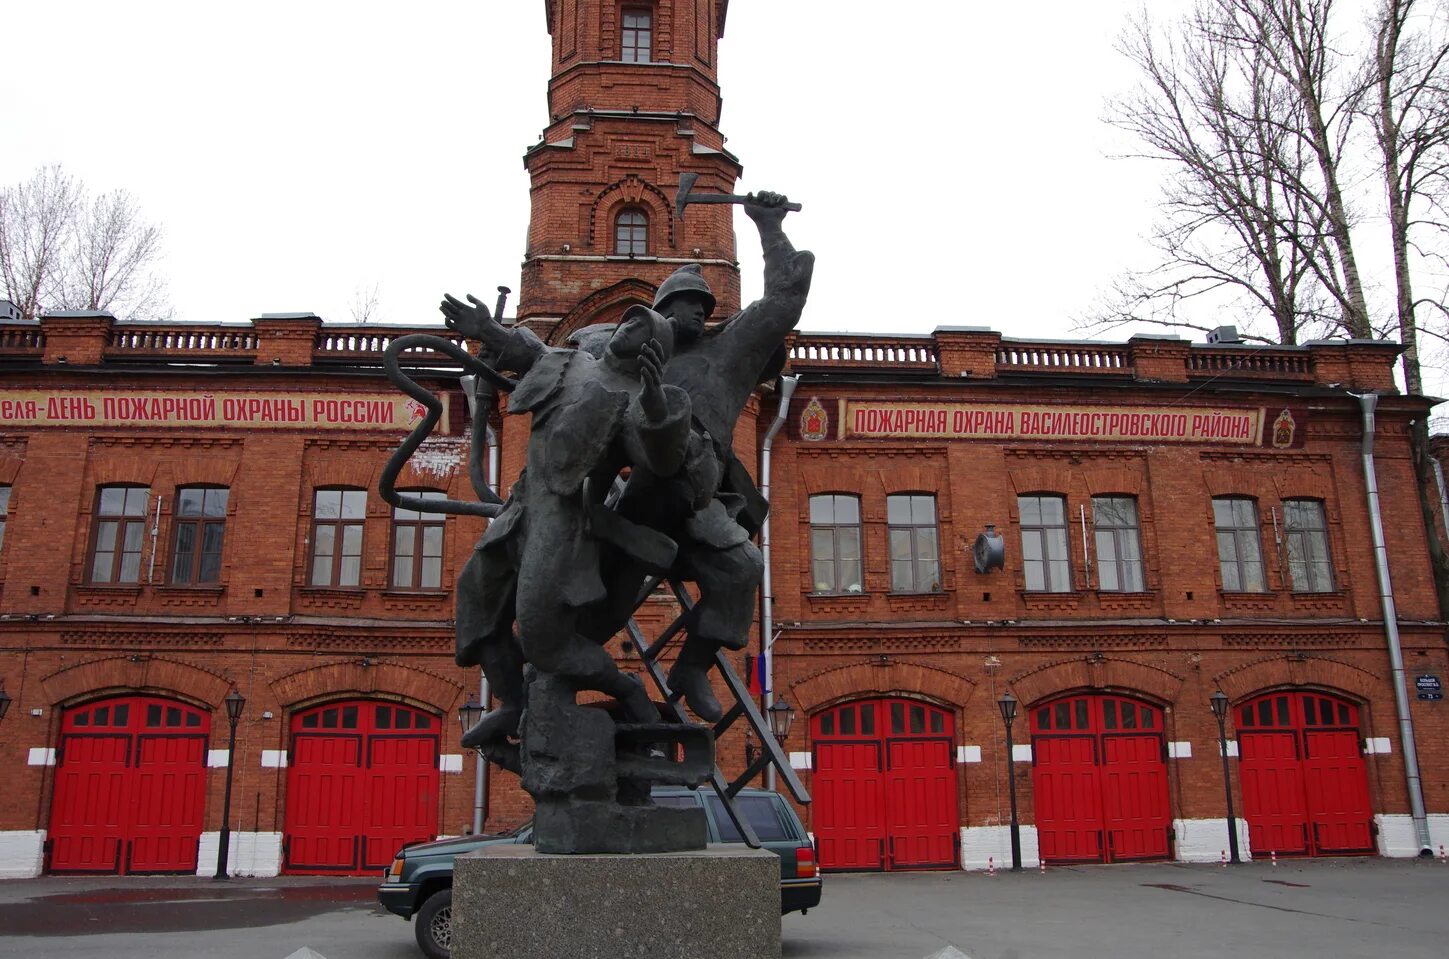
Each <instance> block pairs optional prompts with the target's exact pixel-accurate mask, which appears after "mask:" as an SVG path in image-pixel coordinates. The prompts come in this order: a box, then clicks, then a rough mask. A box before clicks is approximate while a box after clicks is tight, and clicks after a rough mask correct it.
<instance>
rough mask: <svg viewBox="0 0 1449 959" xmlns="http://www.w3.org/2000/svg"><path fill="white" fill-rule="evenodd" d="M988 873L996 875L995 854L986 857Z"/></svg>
mask: <svg viewBox="0 0 1449 959" xmlns="http://www.w3.org/2000/svg"><path fill="white" fill-rule="evenodd" d="M986 875H988V876H994V875H996V857H994V856H987V857H986Z"/></svg>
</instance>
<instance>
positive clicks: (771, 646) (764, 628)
mask: <svg viewBox="0 0 1449 959" xmlns="http://www.w3.org/2000/svg"><path fill="white" fill-rule="evenodd" d="M799 385H800V377H798V376H782V377H780V407H779V409H777V410H776V411H775V421H774V422H773V423H771V424H770V431H769V432H768V433H766V434H765V442H764V443H762V444H760V495H761V496H763V497H764V498H765V501H766V502H769V499H770V450H771V448H773V446H774V445H775V434H776V433H779V432H780V427H782V426H784V425H785V418H786V417H787V416H789V415H790V397H792V396H794V395H795V387H797V386H799ZM760 555H761V557H762V559H763V560H764V563H765V573H764V578H763V579H762V580H761V582H760V645H761V647H763V655H764V657H765V709H766V715H768V710H769V708H770V707H771V706H773V705H775V592H774V586H773V577H772V576H771V575H770V513H769V512H766V513H765V521H764V523H762V524H761V525H760ZM765 788H767V789H774V788H775V767H774V766H773V765H772V766H769V767H767V768H766V769H765Z"/></svg>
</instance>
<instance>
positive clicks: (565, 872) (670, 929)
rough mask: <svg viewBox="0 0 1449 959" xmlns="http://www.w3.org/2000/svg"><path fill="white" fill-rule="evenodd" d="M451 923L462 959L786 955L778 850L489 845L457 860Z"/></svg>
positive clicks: (762, 958) (749, 958)
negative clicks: (583, 851) (627, 850)
mask: <svg viewBox="0 0 1449 959" xmlns="http://www.w3.org/2000/svg"><path fill="white" fill-rule="evenodd" d="M452 922H453V941H452V954H453V959H558V957H562V956H567V957H569V959H624V957H634V959H777V957H778V956H779V955H780V859H779V857H778V856H776V855H775V854H774V853H772V852H770V851H768V850H764V849H749V848H747V847H744V846H741V845H736V844H728V845H721V844H714V845H711V846H709V847H708V848H707V849H704V850H700V851H693V852H669V853H650V854H635V855H570V856H559V855H548V854H546V853H540V852H537V851H536V850H535V849H534V848H533V847H532V846H525V845H511V844H509V845H499V846H486V847H484V848H482V849H480V850H478V851H477V852H472V853H468V854H467V855H465V856H459V857H458V859H457V860H456V861H455V862H454V866H453V920H452Z"/></svg>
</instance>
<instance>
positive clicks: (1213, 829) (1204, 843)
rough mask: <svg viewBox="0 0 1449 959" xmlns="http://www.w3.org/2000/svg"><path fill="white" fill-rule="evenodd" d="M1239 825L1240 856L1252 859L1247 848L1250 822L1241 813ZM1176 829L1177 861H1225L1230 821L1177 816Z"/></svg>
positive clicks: (1244, 860)
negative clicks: (1178, 817)
mask: <svg viewBox="0 0 1449 959" xmlns="http://www.w3.org/2000/svg"><path fill="white" fill-rule="evenodd" d="M1236 820H1237V824H1238V858H1239V859H1241V860H1242V861H1243V862H1247V861H1249V860H1250V859H1252V858H1253V854H1252V853H1251V852H1249V851H1248V824H1247V822H1245V821H1244V820H1243V818H1242V817H1241V816H1238V817H1236ZM1172 829H1173V832H1175V833H1176V834H1177V842H1176V843H1174V844H1173V845H1174V847H1175V849H1176V852H1177V861H1178V862H1222V860H1223V855H1224V853H1225V851H1226V850H1227V848H1228V820H1227V818H1226V817H1224V818H1222V819H1174V820H1173V821H1172Z"/></svg>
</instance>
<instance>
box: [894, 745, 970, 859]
mask: <svg viewBox="0 0 1449 959" xmlns="http://www.w3.org/2000/svg"><path fill="white" fill-rule="evenodd" d="M887 749H888V752H887V757H886V758H887V762H886V820H887V821H886V835H887V842H888V844H889V849H888V852H889V854H890V858H891V865H892V866H894V867H896V868H900V869H926V868H930V867H933V866H935V867H948V866H953V865H955V864H956V844H957V837H958V836H959V835H960V833H959V831H958V830H959V828H960V826H959V824H958V822H957V819H956V776H955V771H954V769H953V768H952V766H951V743H950V742H949V741H947V740H941V739H895V740H891V741H890V742H889V743H887Z"/></svg>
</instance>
